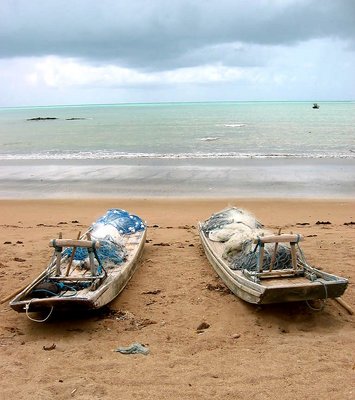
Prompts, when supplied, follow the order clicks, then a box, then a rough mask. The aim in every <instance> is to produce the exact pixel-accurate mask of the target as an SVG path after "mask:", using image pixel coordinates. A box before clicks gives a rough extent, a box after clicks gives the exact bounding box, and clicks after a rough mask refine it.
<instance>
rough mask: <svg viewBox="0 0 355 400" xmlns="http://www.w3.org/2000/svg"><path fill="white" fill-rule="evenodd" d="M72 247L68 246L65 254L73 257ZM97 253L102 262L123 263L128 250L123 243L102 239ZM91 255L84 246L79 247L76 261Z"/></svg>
mask: <svg viewBox="0 0 355 400" xmlns="http://www.w3.org/2000/svg"><path fill="white" fill-rule="evenodd" d="M72 252H73V249H72V248H67V249H65V251H64V254H65V255H68V257H71V255H72ZM96 254H97V256H98V258H99V260H100V262H102V263H104V264H107V263H110V264H115V265H118V264H122V262H123V261H124V260H125V259H126V257H127V251H126V249H125V247H124V246H123V245H120V244H116V243H113V242H111V241H109V240H100V247H99V248H98V249H97V250H96ZM88 256H89V252H88V250H87V249H86V248H84V247H78V248H77V249H76V251H75V254H74V260H75V261H84V260H85V259H86V258H87V257H88Z"/></svg>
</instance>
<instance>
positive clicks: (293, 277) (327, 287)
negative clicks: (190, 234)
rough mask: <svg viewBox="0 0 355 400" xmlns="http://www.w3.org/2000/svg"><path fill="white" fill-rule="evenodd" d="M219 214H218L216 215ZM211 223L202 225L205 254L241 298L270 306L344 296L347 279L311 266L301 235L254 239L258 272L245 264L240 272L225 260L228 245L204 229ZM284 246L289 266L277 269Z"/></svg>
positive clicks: (270, 236) (201, 235)
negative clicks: (270, 251) (269, 252)
mask: <svg viewBox="0 0 355 400" xmlns="http://www.w3.org/2000/svg"><path fill="white" fill-rule="evenodd" d="M232 209H234V210H238V209H235V208H232ZM232 209H229V210H232ZM226 211H227V213H228V210H223V212H224V213H225V212H226ZM216 215H218V214H214V215H213V216H216ZM213 216H212V217H213ZM208 221H209V220H206V221H205V222H204V223H199V234H200V239H201V242H202V245H203V248H204V251H205V254H206V256H207V258H208V260H209V262H210V263H211V265H212V267H213V268H214V270H215V271H216V272H217V274H218V275H219V276H220V278H221V279H222V281H223V282H224V283H225V284H226V286H227V287H228V288H229V289H230V290H231V291H232V292H233V293H234V294H235V295H236V296H238V297H240V298H241V299H243V300H245V301H247V302H249V303H254V304H269V303H282V302H292V301H301V300H317V299H327V298H337V297H339V296H341V295H342V294H343V293H344V291H345V289H346V287H347V284H348V281H347V279H345V278H342V277H338V276H336V275H332V274H329V273H327V272H324V271H321V270H320V269H317V268H314V267H311V266H310V265H308V264H307V262H306V260H305V258H304V255H303V252H302V250H301V249H300V247H299V242H300V241H301V240H303V238H302V236H301V235H295V234H276V235H264V236H257V237H254V239H253V246H255V249H254V252H255V255H254V257H255V259H256V261H255V265H254V269H250V268H248V266H247V265H244V266H243V262H242V263H241V268H240V269H232V268H231V266H232V265H231V262H230V260H227V259H225V257H223V254H224V252H225V245H226V243H225V242H218V241H213V240H211V239H210V238H209V232H206V229H204V228H205V226H206V222H208ZM227 222H228V221H227ZM242 224H243V222H242ZM237 235H238V233H237ZM283 243H289V249H290V250H289V251H290V257H289V265H285V266H284V267H285V268H282V269H275V268H274V265H273V264H274V263H275V257H276V254H277V252H278V249H279V246H284V244H283ZM265 246H269V248H270V246H272V247H273V250H274V251H273V254H272V256H271V257H269V264H268V265H266V258H265V254H264V252H265ZM270 258H271V260H270ZM240 260H242V261H243V259H240V258H239V262H240Z"/></svg>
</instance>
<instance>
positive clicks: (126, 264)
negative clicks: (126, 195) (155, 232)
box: [10, 209, 146, 319]
mask: <svg viewBox="0 0 355 400" xmlns="http://www.w3.org/2000/svg"><path fill="white" fill-rule="evenodd" d="M79 237H80V238H78V239H76V240H72V239H63V238H59V239H54V240H51V242H50V246H51V247H54V255H53V257H52V260H51V262H50V263H49V265H48V266H47V268H46V269H45V270H44V271H43V272H42V273H41V274H40V275H39V276H38V277H37V278H36V279H35V280H34V281H33V282H32V283H31V284H30V285H28V286H27V287H26V288H25V289H23V290H22V291H21V292H20V293H19V294H18V295H17V296H15V298H14V299H13V300H12V301H11V302H10V306H11V307H12V308H13V309H14V310H15V311H18V312H26V314H27V315H28V313H30V312H35V311H48V312H50V313H51V312H52V311H53V309H54V308H55V309H69V310H70V309H73V308H84V309H98V308H100V307H102V306H104V305H106V304H108V303H109V302H110V301H112V300H113V299H114V298H115V297H116V296H117V295H118V294H119V293H120V292H121V291H122V290H123V289H124V287H125V286H126V284H127V283H128V281H129V280H130V279H131V277H132V276H133V274H134V272H135V271H136V269H137V267H138V260H139V258H140V256H141V254H142V252H143V247H144V244H145V237H146V225H145V223H144V222H143V221H142V220H141V219H140V218H139V217H137V216H135V215H131V214H129V213H128V212H127V211H124V210H120V209H111V210H108V212H107V213H106V214H105V215H104V216H103V217H101V218H100V219H98V220H97V221H96V222H95V223H94V224H92V225H91V227H90V228H89V229H88V231H87V232H85V233H84V234H83V235H82V236H80V234H79ZM30 319H32V318H30Z"/></svg>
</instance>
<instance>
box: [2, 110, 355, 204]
mask: <svg viewBox="0 0 355 400" xmlns="http://www.w3.org/2000/svg"><path fill="white" fill-rule="evenodd" d="M319 105H320V108H319V109H313V108H312V103H310V102H226V103H223V102H219V103H163V104H119V105H89V106H88V105H83V106H61V107H23V108H2V109H1V108H0V197H2V198H9V197H10V198H13V197H43V196H44V197H80V196H125V197H126V196H145V195H147V196H190V195H193V196H202V197H205V196H213V197H214V196H239V197H245V196H247V197H248V196H252V197H254V196H264V197H281V196H288V197H305V196H306V197H324V198H328V197H353V196H355V184H354V182H355V168H354V167H355V102H321V103H319ZM38 117H41V118H45V119H43V120H33V119H35V118H38ZM46 118H53V119H46Z"/></svg>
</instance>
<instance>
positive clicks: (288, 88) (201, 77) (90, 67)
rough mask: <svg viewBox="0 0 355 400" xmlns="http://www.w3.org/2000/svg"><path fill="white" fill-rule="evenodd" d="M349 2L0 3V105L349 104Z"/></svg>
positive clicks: (353, 45) (354, 38) (352, 82)
mask: <svg viewBox="0 0 355 400" xmlns="http://www.w3.org/2000/svg"><path fill="white" fill-rule="evenodd" d="M354 71H355V1H354V0H316V1H315V0H70V1H69V0H68V1H66V0H0V106H5V107H6V106H23V105H51V104H82V103H125V102H160V101H162V102H163V101H223V100H310V101H321V100H354V99H355V72H354Z"/></svg>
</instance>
